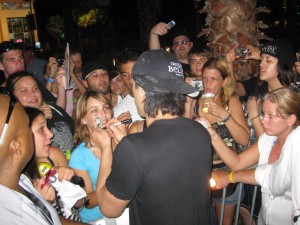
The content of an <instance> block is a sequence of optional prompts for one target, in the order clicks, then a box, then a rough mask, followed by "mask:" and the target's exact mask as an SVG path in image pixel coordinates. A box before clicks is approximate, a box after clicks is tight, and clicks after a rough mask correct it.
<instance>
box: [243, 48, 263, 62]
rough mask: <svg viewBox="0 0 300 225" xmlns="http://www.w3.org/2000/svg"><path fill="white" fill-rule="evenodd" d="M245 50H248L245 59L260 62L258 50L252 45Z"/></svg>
mask: <svg viewBox="0 0 300 225" xmlns="http://www.w3.org/2000/svg"><path fill="white" fill-rule="evenodd" d="M246 47H247V49H248V50H249V53H250V54H248V56H246V57H245V59H255V60H260V50H259V49H258V48H256V47H254V46H253V45H247V46H246Z"/></svg>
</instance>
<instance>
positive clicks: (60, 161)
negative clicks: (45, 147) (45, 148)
mask: <svg viewBox="0 0 300 225" xmlns="http://www.w3.org/2000/svg"><path fill="white" fill-rule="evenodd" d="M49 157H50V158H51V159H52V160H53V161H54V164H55V165H57V166H64V167H69V163H68V160H67V158H66V156H65V155H64V153H63V152H62V151H61V150H60V149H59V148H56V147H50V152H49Z"/></svg>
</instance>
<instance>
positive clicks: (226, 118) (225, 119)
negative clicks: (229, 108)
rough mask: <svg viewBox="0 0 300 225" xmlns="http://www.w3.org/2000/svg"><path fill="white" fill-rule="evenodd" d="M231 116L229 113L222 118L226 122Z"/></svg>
mask: <svg viewBox="0 0 300 225" xmlns="http://www.w3.org/2000/svg"><path fill="white" fill-rule="evenodd" d="M230 117H231V114H230V113H229V114H228V116H227V117H225V118H224V119H222V122H223V123H226V122H227V121H228V120H229V119H230Z"/></svg>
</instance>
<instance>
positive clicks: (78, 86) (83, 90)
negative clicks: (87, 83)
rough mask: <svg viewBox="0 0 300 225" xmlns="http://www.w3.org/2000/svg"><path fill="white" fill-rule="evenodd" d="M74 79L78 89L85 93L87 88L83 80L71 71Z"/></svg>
mask: <svg viewBox="0 0 300 225" xmlns="http://www.w3.org/2000/svg"><path fill="white" fill-rule="evenodd" d="M70 75H71V77H72V79H73V80H74V82H75V84H76V85H77V88H78V90H79V91H80V94H83V93H84V92H85V91H86V88H85V87H84V85H83V84H82V82H81V80H79V78H78V77H77V76H76V75H75V74H74V73H70Z"/></svg>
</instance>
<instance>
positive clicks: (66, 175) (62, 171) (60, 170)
mask: <svg viewBox="0 0 300 225" xmlns="http://www.w3.org/2000/svg"><path fill="white" fill-rule="evenodd" d="M53 168H54V169H55V170H56V173H57V174H58V180H59V181H63V180H67V181H70V180H71V178H72V177H73V176H75V172H74V170H73V169H72V168H70V167H65V166H54V167H53Z"/></svg>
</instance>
